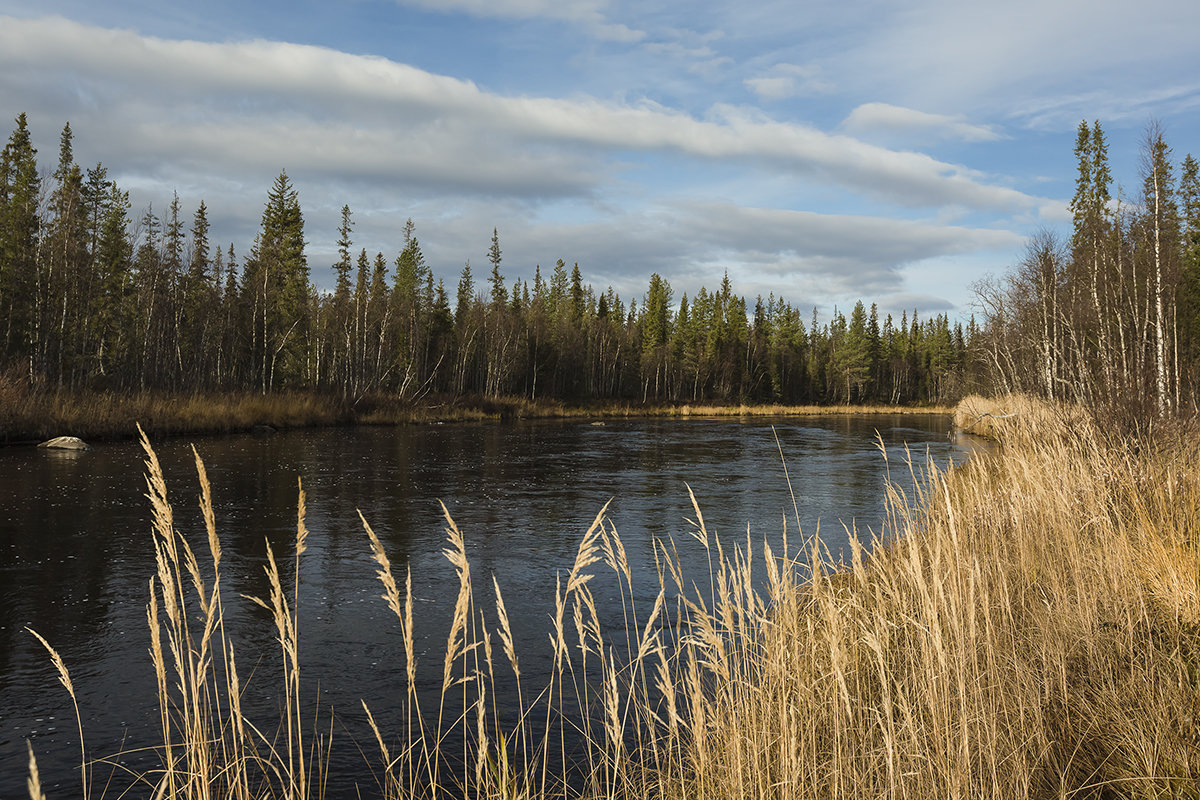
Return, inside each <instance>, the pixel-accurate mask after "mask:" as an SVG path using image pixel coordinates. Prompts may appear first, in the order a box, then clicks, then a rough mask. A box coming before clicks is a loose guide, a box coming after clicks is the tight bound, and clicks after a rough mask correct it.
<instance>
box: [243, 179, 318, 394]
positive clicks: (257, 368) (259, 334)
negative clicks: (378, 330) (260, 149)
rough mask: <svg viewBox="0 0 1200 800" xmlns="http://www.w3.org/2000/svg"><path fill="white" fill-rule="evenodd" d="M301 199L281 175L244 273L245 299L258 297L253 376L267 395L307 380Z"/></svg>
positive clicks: (305, 268) (306, 291)
mask: <svg viewBox="0 0 1200 800" xmlns="http://www.w3.org/2000/svg"><path fill="white" fill-rule="evenodd" d="M304 247H305V242H304V216H303V214H302V213H301V210H300V200H299V194H298V193H297V191H296V189H295V188H294V187H293V186H292V183H291V181H290V180H289V179H288V176H287V172H281V173H280V174H279V176H278V177H277V178H276V179H275V182H274V184H273V185H272V187H271V190H270V192H269V193H268V194H267V202H266V205H265V207H264V209H263V215H262V224H261V228H260V231H259V234H258V237H257V239H256V240H255V243H254V247H253V248H252V250H251V252H250V257H249V258H248V259H247V260H246V264H245V267H244V271H243V285H244V287H245V291H244V294H247V295H249V296H252V297H253V298H254V300H253V303H252V306H251V309H252V315H251V319H250V323H251V326H252V328H253V332H252V334H251V337H250V338H251V341H252V344H253V348H254V349H253V353H252V355H253V358H254V366H253V367H252V369H253V374H254V378H255V379H256V380H255V382H256V383H257V384H258V386H259V389H260V390H261V391H262V393H263V394H266V393H268V392H270V391H273V390H274V388H275V386H276V385H285V386H286V385H296V384H299V383H300V382H302V381H303V380H304V377H305V368H306V362H305V353H304V351H303V342H304V341H305V334H306V332H307V331H306V328H305V325H306V317H307V314H308V308H309V303H308V299H309V285H308V260H307V258H306V256H305V255H304Z"/></svg>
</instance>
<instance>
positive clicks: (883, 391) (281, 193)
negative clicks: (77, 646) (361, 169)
mask: <svg viewBox="0 0 1200 800" xmlns="http://www.w3.org/2000/svg"><path fill="white" fill-rule="evenodd" d="M16 122H17V127H16V129H15V130H14V131H13V132H12V135H11V136H10V137H9V139H8V142H7V144H6V146H5V148H4V150H3V159H2V162H0V369H3V370H4V371H5V372H6V374H8V375H9V376H10V377H13V376H18V377H20V379H22V380H28V381H30V382H31V383H32V384H34V385H36V386H38V387H44V388H49V389H57V388H62V389H67V390H83V389H103V390H110V391H118V392H133V391H140V390H147V389H149V390H162V391H168V392H197V391H199V392H203V391H226V390H233V391H253V392H261V393H264V394H266V393H271V392H275V391H279V390H283V389H288V390H294V389H305V390H315V391H320V392H325V393H336V394H339V395H341V396H342V397H345V398H348V399H351V400H354V399H357V398H360V397H363V396H366V395H373V394H388V395H392V396H397V397H400V398H402V399H406V400H412V399H418V398H420V397H422V396H426V395H430V394H437V395H450V396H468V395H482V396H492V397H499V396H524V397H528V398H530V399H533V400H538V399H558V400H572V401H589V400H623V401H645V402H648V401H656V402H694V401H738V402H780V403H845V402H886V403H925V402H934V401H937V402H943V401H947V400H951V399H954V398H956V397H958V396H960V395H961V394H963V392H964V391H965V390H966V389H967V388H968V384H970V383H972V382H973V381H974V380H975V379H976V377H975V373H976V372H977V371H978V369H977V368H976V367H975V365H974V364H973V362H972V359H971V358H970V357H969V353H970V350H971V346H972V341H973V339H974V338H975V336H976V333H977V332H976V330H975V327H974V323H973V322H972V323H971V324H970V325H968V326H967V327H966V329H965V330H964V327H963V326H962V325H961V324H954V325H952V324H951V322H950V320H949V319H948V317H946V316H945V315H942V316H937V317H930V318H925V319H920V318H918V314H917V312H916V311H914V312H912V314H911V316H910V315H909V314H908V313H907V312H906V313H904V314H903V315H902V316H901V318H900V320H899V322H896V321H895V320H893V318H892V317H891V316H890V315H889V316H887V317H886V318H885V319H884V320H883V321H882V322H881V321H880V320H879V318H878V313H877V310H876V306H875V305H871V306H870V307H869V308H868V307H866V306H865V305H864V304H863V303H862V302H859V303H858V304H857V305H855V307H854V309H853V310H852V311H851V313H850V314H849V316H848V317H847V316H846V315H845V314H844V313H842V312H839V311H835V313H834V314H833V315H832V317H831V318H830V319H828V320H825V321H822V320H820V319H818V316H817V314H816V311H815V310H814V311H813V312H812V315H811V318H810V319H809V320H808V324H807V325H806V324H805V319H803V316H804V315H802V313H801V312H800V310H799V309H798V308H796V307H794V306H792V305H791V304H790V303H788V302H786V301H785V300H783V299H781V298H776V297H774V296H771V297H768V298H766V299H765V300H764V299H763V298H761V297H759V298H756V300H755V301H754V302H753V304H752V306H751V305H748V304H747V302H746V299H745V298H744V297H740V296H738V295H736V294H734V292H733V290H732V287H731V286H730V282H729V279H728V276H726V277H725V278H724V279H723V280H722V281H721V283H720V285H719V286H718V287H717V288H715V289H711V290H710V289H707V288H702V289H700V290H699V291H698V292H696V293H695V295H694V296H692V297H688V296H687V295H682V296H681V297H679V298H678V301H677V302H676V299H675V296H674V293H673V291H672V289H671V287H670V285H669V284H668V283H667V281H665V280H664V279H662V278H661V277H660V276H658V275H657V274H656V275H653V276H651V277H650V280H649V285H648V288H647V291H646V293H645V294H644V295H643V296H642V297H641V298H631V299H629V300H628V302H626V301H625V300H623V299H622V298H621V297H620V296H618V295H617V294H616V293H615V292H614V291H613V290H612V288H611V287H609V288H608V289H607V290H605V291H603V292H600V291H596V290H594V289H593V288H592V287H591V286H589V285H586V284H585V283H584V282H583V279H582V275H581V273H580V269H579V265H578V264H574V265H573V266H572V267H571V268H570V269H568V267H567V265H566V263H565V262H564V261H562V260H561V259H560V260H558V261H557V263H556V264H555V265H554V266H553V268H552V269H551V270H550V274H549V275H548V276H543V274H542V271H541V268H540V266H539V267H538V268H537V270H536V271H535V275H534V279H533V281H532V282H529V281H523V280H517V281H515V282H514V283H512V284H511V285H510V284H508V283H507V282H506V281H505V278H504V276H503V274H502V272H501V266H502V251H501V248H500V240H499V234H498V232H497V231H495V230H493V232H492V239H491V247H490V249H489V250H488V253H487V262H486V263H487V270H486V272H485V274H484V275H481V276H479V278H478V279H477V278H476V275H475V273H474V272H473V271H472V266H471V264H470V262H469V261H468V262H467V263H466V264H465V266H464V267H463V268H462V270H461V273H460V274H459V276H458V280H457V284H456V286H454V287H453V289H447V288H446V286H445V285H444V283H443V281H442V280H441V279H435V277H434V275H433V272H432V270H431V269H430V267H429V265H428V264H427V263H426V261H425V258H424V256H423V254H422V251H421V245H420V242H419V241H418V237H417V236H416V235H415V228H414V226H413V224H412V222H411V221H410V222H409V223H408V224H407V225H406V227H405V231H404V237H403V242H402V243H401V247H400V252H399V254H398V255H396V256H395V257H394V258H392V257H388V256H385V255H384V254H383V253H376V254H374V255H373V256H371V255H369V254H368V253H367V251H366V250H365V249H358V250H357V252H356V250H355V247H354V241H353V229H354V220H353V214H352V212H351V210H350V208H349V206H345V207H343V209H342V213H341V222H340V225H339V227H338V234H339V238H338V261H337V263H336V264H334V265H333V268H334V272H335V275H336V283H335V286H334V288H333V290H332V291H321V290H318V289H317V288H316V287H314V286H313V284H312V283H311V281H310V278H309V265H308V261H307V256H306V254H305V238H304V217H303V213H302V210H301V207H300V203H299V196H298V193H297V190H296V188H295V186H294V185H293V184H292V183H291V181H290V179H289V178H288V176H287V174H286V173H281V174H280V175H279V176H278V178H276V180H275V182H274V184H273V185H272V187H271V189H270V191H269V192H268V194H267V198H266V203H265V206H264V210H263V214H262V219H261V223H260V227H259V232H258V235H257V236H256V238H255V240H254V242H253V244H252V245H251V246H250V248H249V249H248V251H247V252H246V253H245V255H244V256H243V257H241V258H240V259H239V255H238V253H237V251H236V250H235V248H234V246H233V244H229V245H228V246H216V245H214V243H213V242H212V241H211V240H210V236H209V221H208V209H207V207H206V205H205V204H204V202H201V203H200V204H199V206H198V207H197V208H196V209H195V210H194V212H193V213H192V214H191V215H190V219H189V218H188V217H187V216H186V215H185V212H184V210H183V208H182V205H181V203H180V200H179V198H178V196H175V197H174V198H172V200H171V202H170V204H169V205H167V207H166V210H165V213H163V214H162V215H161V216H160V215H159V214H157V213H155V211H154V210H153V208H148V209H146V210H145V212H144V213H142V214H141V215H140V217H139V218H138V219H137V221H136V222H134V221H133V220H132V219H131V216H130V213H131V208H130V200H129V194H128V192H127V191H124V190H122V189H121V188H120V187H118V186H117V185H116V183H115V182H114V181H112V180H109V178H108V176H107V172H106V170H105V169H104V167H103V166H101V165H97V166H96V167H94V168H91V169H87V170H86V171H85V170H81V169H80V167H79V166H78V165H77V164H75V162H74V157H73V138H72V136H73V135H72V131H71V128H70V125H67V126H65V127H64V128H63V131H62V135H61V137H60V146H59V158H58V164H57V167H56V169H55V171H54V172H53V174H52V175H51V176H50V177H49V180H45V181H44V180H43V178H42V177H41V176H40V173H39V170H38V165H37V159H36V156H37V153H36V151H35V149H34V148H33V146H32V143H31V137H30V133H29V130H28V128H27V124H26V118H25V115H24V114H22V115H21V116H20V117H19V118H18V119H17V121H16Z"/></svg>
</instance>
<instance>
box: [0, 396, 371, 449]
mask: <svg viewBox="0 0 1200 800" xmlns="http://www.w3.org/2000/svg"><path fill="white" fill-rule="evenodd" d="M7 389H8V390H7V391H6V386H5V385H4V384H3V382H0V443H3V442H13V441H21V440H41V439H48V438H50V437H52V436H59V435H65V434H69V435H71V436H78V437H80V438H82V439H84V440H96V439H112V438H128V437H131V436H133V435H134V432H135V431H136V430H137V428H138V427H139V426H140V427H141V428H142V429H143V430H145V431H147V432H148V433H150V434H151V435H153V436H164V435H179V434H190V435H195V434H208V433H233V432H237V431H248V430H251V429H252V428H254V427H255V426H258V425H269V426H271V427H274V428H291V427H300V426H311V425H333V424H337V423H339V422H345V421H348V420H349V419H350V416H349V415H348V414H347V412H346V411H345V410H344V409H343V408H342V407H341V404H340V403H339V402H338V401H336V400H335V399H333V398H329V397H325V396H322V395H317V394H311V393H294V394H285V393H280V394H271V395H257V394H237V393H229V394H187V395H172V394H156V393H139V394H134V395H124V394H113V393H104V392H66V391H64V392H32V391H25V390H21V389H20V388H19V387H18V388H14V387H12V386H9V387H7Z"/></svg>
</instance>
